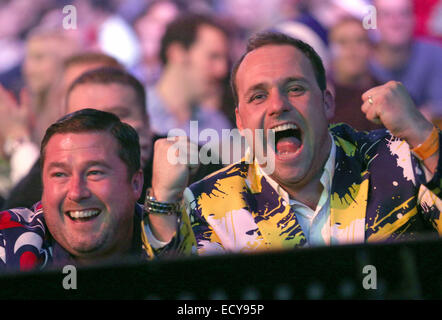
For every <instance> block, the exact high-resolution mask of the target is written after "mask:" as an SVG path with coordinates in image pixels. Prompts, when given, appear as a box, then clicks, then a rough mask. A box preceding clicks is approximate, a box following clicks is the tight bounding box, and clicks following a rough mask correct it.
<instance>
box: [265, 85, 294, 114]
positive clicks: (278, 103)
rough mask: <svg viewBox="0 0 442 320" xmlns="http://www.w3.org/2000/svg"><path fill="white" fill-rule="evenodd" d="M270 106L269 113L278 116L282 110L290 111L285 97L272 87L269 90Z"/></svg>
mask: <svg viewBox="0 0 442 320" xmlns="http://www.w3.org/2000/svg"><path fill="white" fill-rule="evenodd" d="M269 98H270V106H269V114H270V115H272V116H279V115H280V114H282V113H284V112H288V111H290V106H289V103H288V101H287V97H286V96H285V95H284V94H282V93H281V92H280V90H278V89H276V88H275V89H273V90H271V92H270V97H269Z"/></svg>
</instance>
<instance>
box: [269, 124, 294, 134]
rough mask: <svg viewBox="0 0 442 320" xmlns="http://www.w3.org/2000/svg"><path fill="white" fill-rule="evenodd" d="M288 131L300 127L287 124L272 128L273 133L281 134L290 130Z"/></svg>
mask: <svg viewBox="0 0 442 320" xmlns="http://www.w3.org/2000/svg"><path fill="white" fill-rule="evenodd" d="M288 129H295V130H296V129H298V126H297V125H295V124H293V123H286V124H282V125H280V126H276V127H274V128H272V130H273V132H279V131H284V130H288Z"/></svg>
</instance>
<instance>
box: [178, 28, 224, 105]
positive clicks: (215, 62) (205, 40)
mask: <svg viewBox="0 0 442 320" xmlns="http://www.w3.org/2000/svg"><path fill="white" fill-rule="evenodd" d="M183 61H184V63H183V64H184V65H183V67H184V69H185V71H186V72H185V73H186V74H187V78H188V79H187V80H188V84H190V90H192V92H193V96H195V97H196V98H198V99H203V98H206V97H207V96H208V95H210V94H212V93H214V92H215V91H216V90H218V88H219V86H220V83H221V80H222V79H223V78H224V77H225V76H226V75H227V72H228V47H227V38H226V36H225V34H224V33H223V32H222V31H221V30H219V29H217V28H215V27H212V26H208V25H202V26H201V27H200V28H199V30H198V35H197V38H196V40H195V42H194V43H193V44H192V45H191V46H190V48H189V49H188V50H187V51H186V52H185V57H184V59H183Z"/></svg>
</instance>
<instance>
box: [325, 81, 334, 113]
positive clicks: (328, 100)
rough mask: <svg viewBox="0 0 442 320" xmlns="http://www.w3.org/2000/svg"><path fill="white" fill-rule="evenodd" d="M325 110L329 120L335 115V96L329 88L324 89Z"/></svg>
mask: <svg viewBox="0 0 442 320" xmlns="http://www.w3.org/2000/svg"><path fill="white" fill-rule="evenodd" d="M324 111H325V115H326V117H327V120H331V119H332V118H333V116H334V115H335V97H334V96H333V94H332V93H331V91H330V90H329V89H328V88H327V89H325V90H324Z"/></svg>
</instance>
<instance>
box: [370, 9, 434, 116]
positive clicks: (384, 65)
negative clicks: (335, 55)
mask: <svg viewBox="0 0 442 320" xmlns="http://www.w3.org/2000/svg"><path fill="white" fill-rule="evenodd" d="M374 4H375V6H376V10H377V31H378V32H379V41H378V43H377V44H376V46H375V50H374V54H373V55H372V59H371V61H370V62H371V63H370V67H371V71H372V73H373V75H374V76H375V77H376V78H377V79H379V81H381V82H386V81H389V80H396V81H400V82H402V83H403V84H404V86H405V87H406V88H407V90H408V91H409V92H410V94H411V97H412V98H413V100H414V102H415V103H416V105H417V106H418V108H419V109H420V110H421V111H422V112H423V113H424V114H425V115H426V116H427V118H429V119H430V120H432V121H437V120H438V119H441V118H442V90H441V88H442V59H441V58H440V57H441V56H442V48H441V47H440V46H438V45H435V44H431V43H428V42H423V41H421V40H418V39H414V38H413V32H414V25H415V17H414V14H413V3H412V1H411V0H396V1H389V0H376V1H375V2H374Z"/></svg>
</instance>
